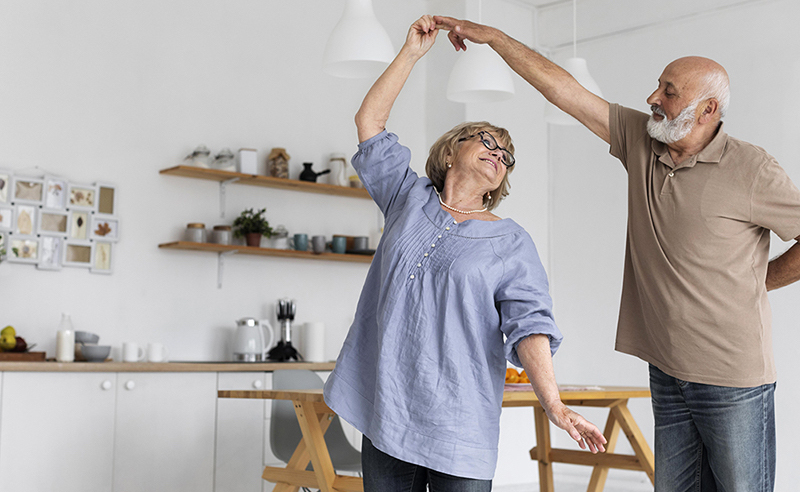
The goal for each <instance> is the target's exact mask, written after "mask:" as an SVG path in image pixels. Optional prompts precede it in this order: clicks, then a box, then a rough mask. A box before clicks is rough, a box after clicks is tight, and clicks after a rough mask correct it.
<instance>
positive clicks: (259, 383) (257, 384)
mask: <svg viewBox="0 0 800 492" xmlns="http://www.w3.org/2000/svg"><path fill="white" fill-rule="evenodd" d="M262 386H264V383H263V382H262V381H261V380H259V379H256V380H255V381H253V388H255V389H260V388H261V387H262Z"/></svg>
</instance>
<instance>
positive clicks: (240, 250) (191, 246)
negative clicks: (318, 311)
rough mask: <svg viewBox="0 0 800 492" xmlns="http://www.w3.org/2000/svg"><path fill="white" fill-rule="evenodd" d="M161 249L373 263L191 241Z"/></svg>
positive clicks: (341, 256) (359, 257) (367, 258)
mask: <svg viewBox="0 0 800 492" xmlns="http://www.w3.org/2000/svg"><path fill="white" fill-rule="evenodd" d="M158 247H159V248H164V249H180V250H190V251H208V252H211V253H223V254H232V253H237V254H243V255H257V256H277V257H281V258H304V259H310V260H329V261H349V262H352V263H371V262H372V255H354V254H339V253H327V252H326V253H312V252H310V251H295V250H292V249H274V248H256V247H253V246H239V245H227V244H213V243H193V242H189V241H176V242H172V243H164V244H159V245H158Z"/></svg>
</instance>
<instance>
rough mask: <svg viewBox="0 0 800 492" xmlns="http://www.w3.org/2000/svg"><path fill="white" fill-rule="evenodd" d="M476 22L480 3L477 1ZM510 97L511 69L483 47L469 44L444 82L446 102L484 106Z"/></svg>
mask: <svg viewBox="0 0 800 492" xmlns="http://www.w3.org/2000/svg"><path fill="white" fill-rule="evenodd" d="M478 23H479V24H480V23H481V1H480V0H478ZM513 96H514V81H513V80H512V78H511V70H510V69H509V68H508V65H506V62H505V61H503V59H502V58H500V55H498V54H497V53H495V51H494V50H493V49H492V48H491V47H489V45H486V44H470V45H469V48H468V49H467V51H465V52H464V53H462V54H461V55H460V56H459V57H458V60H457V61H456V64H455V66H454V67H453V71H452V72H450V79H449V81H448V82H447V99H449V100H451V101H455V102H461V103H476V102H481V103H486V102H497V101H502V100H504V99H509V98H511V97H513Z"/></svg>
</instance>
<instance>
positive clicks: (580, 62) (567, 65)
mask: <svg viewBox="0 0 800 492" xmlns="http://www.w3.org/2000/svg"><path fill="white" fill-rule="evenodd" d="M563 68H564V70H566V71H567V72H569V73H570V75H572V76H573V77H574V78H575V80H577V81H578V83H579V84H581V85H582V86H583V87H585V88H586V89H587V90H588V91H589V92H591V93H593V94H595V95H596V96H599V97H603V94H602V92H600V86H599V85H597V82H595V81H594V79H593V78H592V76H591V75H590V74H589V66H588V65H587V64H586V60H585V59H583V58H569V59H567V61H565V62H564V65H563ZM544 119H545V121H547V122H548V123H550V124H551V125H580V122H579V121H578V120H576V119H575V118H573V117H572V116H570V115H568V114H567V113H565V112H563V111H561V110H560V109H558V108H557V107H555V106H554V105H552V104H550V103H547V105H546V106H545V108H544Z"/></svg>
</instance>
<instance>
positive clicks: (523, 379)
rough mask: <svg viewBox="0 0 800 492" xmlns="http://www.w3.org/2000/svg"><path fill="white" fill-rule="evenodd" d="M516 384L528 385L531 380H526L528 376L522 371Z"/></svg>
mask: <svg viewBox="0 0 800 492" xmlns="http://www.w3.org/2000/svg"><path fill="white" fill-rule="evenodd" d="M517 382H518V383H530V382H531V380H530V379H528V375H527V374H525V371H522V372H521V373H520V374H519V380H518V381H517Z"/></svg>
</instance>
